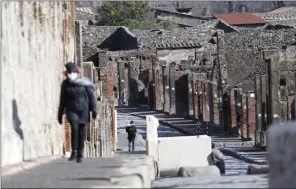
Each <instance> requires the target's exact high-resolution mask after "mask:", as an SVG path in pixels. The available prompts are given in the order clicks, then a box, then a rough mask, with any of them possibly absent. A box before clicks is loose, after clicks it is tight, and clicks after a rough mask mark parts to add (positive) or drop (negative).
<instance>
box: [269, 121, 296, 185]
mask: <svg viewBox="0 0 296 189" xmlns="http://www.w3.org/2000/svg"><path fill="white" fill-rule="evenodd" d="M295 138H296V122H288V123H285V124H275V125H272V126H271V127H270V128H269V129H268V145H267V148H268V153H269V159H268V161H269V165H270V172H269V187H270V188H295V187H296V179H295V178H296V166H294V165H295V159H296V151H295V146H296V140H295Z"/></svg>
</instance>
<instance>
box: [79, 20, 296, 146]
mask: <svg viewBox="0 0 296 189" xmlns="http://www.w3.org/2000/svg"><path fill="white" fill-rule="evenodd" d="M295 32H296V30H295V29H294V28H293V27H289V26H287V27H278V28H273V27H271V26H270V23H267V24H266V25H265V26H262V27H258V28H238V27H235V26H230V25H228V24H227V23H225V22H224V21H222V20H214V21H210V22H207V23H205V24H202V25H199V26H197V27H192V28H187V29H181V28H178V29H174V30H172V31H165V30H129V29H128V28H125V27H107V26H94V25H92V26H90V25H83V47H84V49H83V59H84V61H92V62H94V64H95V66H97V67H98V69H99V73H100V74H101V75H105V74H106V75H107V77H104V79H105V80H103V81H105V85H107V88H108V90H106V91H104V93H105V94H103V96H106V97H108V98H111V97H112V98H113V99H114V103H115V105H129V106H139V105H146V106H148V107H149V108H151V109H156V110H161V111H164V112H167V113H168V114H171V115H176V116H185V117H191V118H196V119H199V120H203V121H204V122H209V123H213V124H214V123H215V124H218V125H219V126H220V127H221V129H223V130H224V131H226V132H229V133H232V134H239V135H240V136H241V137H242V138H245V139H252V138H253V139H255V138H256V137H257V140H258V141H261V143H260V145H264V144H263V143H264V140H265V139H264V137H265V136H266V135H265V133H266V132H265V130H266V128H263V127H262V126H261V125H260V124H261V121H260V120H261V118H259V117H258V115H259V114H260V113H262V111H263V113H264V112H265V113H267V115H266V116H267V117H270V118H269V119H268V121H267V122H266V124H265V126H264V127H266V126H267V125H269V124H271V123H273V122H275V121H279V122H280V121H285V120H287V119H291V116H292V114H291V112H292V109H293V107H292V105H291V104H292V96H291V95H292V94H294V93H295V78H294V72H295V71H296V70H295V65H296V63H295ZM273 66H275V67H273ZM275 68H278V70H279V71H277V69H275ZM257 77H260V81H261V83H260V86H261V87H260V88H258V82H256V78H257ZM263 77H266V78H268V80H264V78H263ZM271 77H272V79H271ZM262 82H267V83H268V82H272V84H269V85H265V84H264V83H263V84H262ZM263 88H264V90H265V89H266V90H267V91H268V92H266V90H265V92H264V90H263ZM258 92H259V93H258ZM270 93H272V95H271V94H270ZM269 94H270V95H269ZM266 95H267V96H266ZM261 96H262V97H261ZM265 96H266V99H267V100H268V103H267V102H266V100H264V99H261V98H263V97H264V98H265ZM259 98H260V99H259ZM274 101H275V102H276V103H274ZM275 104H276V105H275ZM262 106H266V107H265V109H264V110H262ZM271 107H273V108H271ZM266 108H269V109H272V110H273V111H270V112H266ZM256 112H257V113H256ZM258 113H259V114H258ZM272 117H275V118H272ZM264 123H265V122H264ZM258 137H259V138H258Z"/></svg>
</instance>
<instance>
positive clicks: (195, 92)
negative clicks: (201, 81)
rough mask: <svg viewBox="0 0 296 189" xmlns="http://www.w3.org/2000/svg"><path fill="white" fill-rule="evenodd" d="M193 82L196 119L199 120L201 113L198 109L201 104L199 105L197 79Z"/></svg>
mask: <svg viewBox="0 0 296 189" xmlns="http://www.w3.org/2000/svg"><path fill="white" fill-rule="evenodd" d="M193 82H194V85H193V86H194V96H193V98H194V118H195V119H198V116H199V114H198V113H199V112H198V107H199V104H198V92H199V91H198V86H197V85H198V81H197V80H196V77H194V80H193Z"/></svg>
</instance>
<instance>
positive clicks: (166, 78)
mask: <svg viewBox="0 0 296 189" xmlns="http://www.w3.org/2000/svg"><path fill="white" fill-rule="evenodd" d="M161 66H162V76H163V77H162V78H163V99H164V100H163V101H164V103H163V110H164V112H166V113H169V112H170V85H169V67H168V66H167V64H166V62H165V61H162V62H161Z"/></svg>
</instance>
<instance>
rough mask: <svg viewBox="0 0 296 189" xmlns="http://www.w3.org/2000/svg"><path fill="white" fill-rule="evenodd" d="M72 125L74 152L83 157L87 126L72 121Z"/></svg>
mask: <svg viewBox="0 0 296 189" xmlns="http://www.w3.org/2000/svg"><path fill="white" fill-rule="evenodd" d="M70 125H71V145H72V152H73V151H74V150H77V153H78V154H79V155H81V156H82V155H83V149H84V140H85V132H86V126H85V124H81V123H78V121H70Z"/></svg>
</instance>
